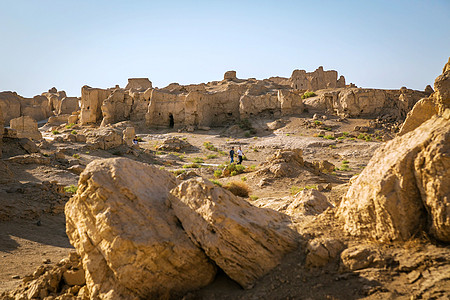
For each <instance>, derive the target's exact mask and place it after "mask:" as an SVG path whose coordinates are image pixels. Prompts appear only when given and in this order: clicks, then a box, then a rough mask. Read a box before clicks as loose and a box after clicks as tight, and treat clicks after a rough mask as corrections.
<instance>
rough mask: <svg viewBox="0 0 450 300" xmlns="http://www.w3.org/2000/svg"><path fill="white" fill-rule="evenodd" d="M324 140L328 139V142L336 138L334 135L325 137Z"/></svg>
mask: <svg viewBox="0 0 450 300" xmlns="http://www.w3.org/2000/svg"><path fill="white" fill-rule="evenodd" d="M323 138H324V139H327V140H334V139H335V137H334V136H332V135H325V136H324V137H323Z"/></svg>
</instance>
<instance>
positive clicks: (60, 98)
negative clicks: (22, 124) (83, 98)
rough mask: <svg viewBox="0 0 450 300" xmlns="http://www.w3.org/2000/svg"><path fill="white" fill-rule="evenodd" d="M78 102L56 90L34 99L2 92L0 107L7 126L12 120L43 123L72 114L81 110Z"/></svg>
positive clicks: (14, 93) (76, 99) (53, 89)
mask: <svg viewBox="0 0 450 300" xmlns="http://www.w3.org/2000/svg"><path fill="white" fill-rule="evenodd" d="M78 102H79V98H78V97H67V96H66V92H64V91H58V90H57V89H56V88H51V89H50V90H48V92H45V93H42V94H41V95H37V96H34V97H33V98H25V97H22V96H20V95H18V94H17V93H16V92H9V91H5V92H0V107H1V108H2V111H3V119H4V121H5V125H6V126H8V125H9V122H10V121H11V120H12V119H15V118H19V117H22V116H28V117H31V118H33V119H34V120H35V121H41V120H45V119H47V118H49V117H51V116H58V115H63V114H70V113H72V112H74V111H77V110H78V109H79V104H78Z"/></svg>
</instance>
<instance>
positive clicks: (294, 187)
mask: <svg viewBox="0 0 450 300" xmlns="http://www.w3.org/2000/svg"><path fill="white" fill-rule="evenodd" d="M301 190H302V188H301V187H298V186H295V185H294V186H291V195H295V194H297V193H298V192H300V191H301Z"/></svg>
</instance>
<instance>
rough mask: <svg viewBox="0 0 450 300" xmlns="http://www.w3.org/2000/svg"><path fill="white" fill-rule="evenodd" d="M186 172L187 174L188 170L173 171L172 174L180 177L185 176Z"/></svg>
mask: <svg viewBox="0 0 450 300" xmlns="http://www.w3.org/2000/svg"><path fill="white" fill-rule="evenodd" d="M185 172H186V170H183V169H179V170H173V171H172V173H173V174H174V175H175V176H178V175H180V174H183V173H185Z"/></svg>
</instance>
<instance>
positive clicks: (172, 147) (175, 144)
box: [157, 137, 192, 151]
mask: <svg viewBox="0 0 450 300" xmlns="http://www.w3.org/2000/svg"><path fill="white" fill-rule="evenodd" d="M190 147H192V145H191V144H190V143H189V142H187V141H184V140H182V139H180V138H178V137H169V138H166V139H164V140H163V142H162V144H161V145H159V146H158V148H157V149H158V150H162V151H181V150H186V149H187V148H190Z"/></svg>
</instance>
